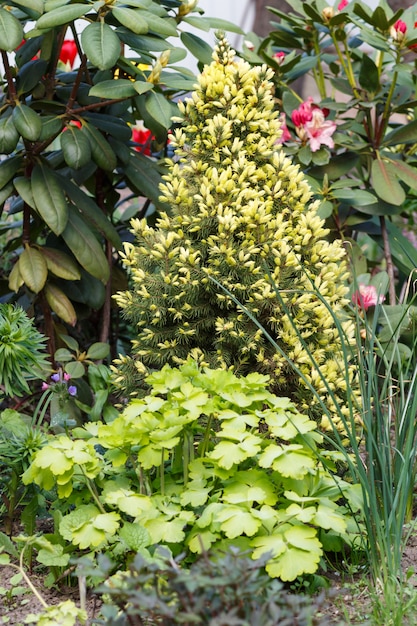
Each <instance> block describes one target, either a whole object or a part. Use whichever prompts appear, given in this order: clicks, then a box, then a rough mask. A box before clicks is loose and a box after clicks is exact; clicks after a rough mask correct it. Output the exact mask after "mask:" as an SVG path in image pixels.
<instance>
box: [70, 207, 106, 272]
mask: <svg viewBox="0 0 417 626" xmlns="http://www.w3.org/2000/svg"><path fill="white" fill-rule="evenodd" d="M62 237H63V239H64V241H65V243H66V244H67V246H68V247H69V249H70V250H71V252H72V253H73V254H74V256H75V258H76V259H77V261H78V262H79V264H80V265H81V266H82V267H83V268H84V269H85V270H87V272H89V273H90V274H91V275H92V276H94V277H95V278H98V279H99V280H101V281H102V282H104V283H105V282H107V281H108V279H109V266H108V263H107V259H106V256H105V254H104V252H103V250H102V248H101V246H100V243H99V242H98V241H97V239H96V237H95V235H94V233H93V232H92V231H91V230H90V228H89V227H88V225H87V224H86V222H85V221H84V220H83V219H82V217H81V216H80V215H79V214H77V213H76V212H75V211H70V212H69V216H68V223H67V226H66V228H65V230H64V232H63V233H62Z"/></svg>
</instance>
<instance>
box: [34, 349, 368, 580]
mask: <svg viewBox="0 0 417 626" xmlns="http://www.w3.org/2000/svg"><path fill="white" fill-rule="evenodd" d="M147 382H148V384H149V386H150V387H151V393H150V394H149V395H148V396H146V397H145V398H143V399H136V400H133V401H131V402H130V403H129V404H128V405H127V406H126V408H125V409H124V411H123V413H122V414H121V415H120V416H119V417H118V418H116V419H115V420H113V421H112V422H111V423H110V424H103V423H94V424H93V423H92V424H86V425H85V426H84V427H83V428H77V429H74V430H73V431H72V437H69V436H66V435H59V436H57V437H52V438H51V439H50V441H49V443H48V445H46V446H44V447H43V448H42V449H41V450H39V451H38V452H37V453H36V454H35V455H34V457H33V461H32V463H31V466H30V467H29V469H28V470H27V471H26V472H25V474H24V475H23V482H24V483H25V484H29V483H32V482H34V483H36V484H37V485H39V487H41V488H42V489H46V490H50V489H52V488H53V487H56V489H57V495H58V498H59V501H58V502H57V503H56V507H55V508H56V511H55V514H54V515H55V519H56V522H57V528H58V530H59V534H60V536H61V537H62V538H63V539H64V540H65V541H66V542H68V543H69V544H72V546H73V549H75V550H77V552H78V554H79V553H80V551H81V552H83V551H85V550H87V551H90V552H97V551H99V552H103V551H106V552H108V553H109V554H112V555H113V557H117V558H118V559H119V560H120V559H121V560H122V561H125V560H126V558H127V556H128V555H129V554H130V553H132V552H133V553H136V552H138V551H139V552H144V553H145V554H146V553H147V552H148V551H149V550H150V549H151V547H152V546H154V545H156V544H159V543H161V542H164V543H165V544H166V545H167V546H169V547H170V548H171V549H172V550H174V551H176V552H179V551H181V550H182V549H184V548H185V550H186V552H187V554H188V558H191V559H192V558H193V555H195V554H198V553H200V552H201V551H202V549H208V548H212V549H216V550H217V549H224V548H225V547H227V546H230V545H232V546H233V545H237V546H239V547H240V548H241V549H245V550H250V551H251V553H252V556H253V558H257V557H259V556H261V555H263V554H265V553H268V554H269V555H270V556H269V558H268V561H267V564H266V569H267V571H268V573H269V574H270V575H271V576H274V577H279V578H282V579H283V580H294V579H295V578H296V577H297V576H300V575H302V574H303V573H314V572H315V571H316V570H317V568H318V566H319V563H320V559H321V557H322V555H323V551H324V550H325V549H326V545H329V546H331V547H330V549H331V550H332V551H333V550H335V549H340V548H341V546H342V545H343V544H344V543H345V542H347V544H352V543H354V542H355V541H356V540H357V538H358V526H357V523H358V521H359V518H360V507H361V503H360V498H359V499H358V498H357V496H358V491H357V489H356V488H355V487H353V486H352V485H349V484H348V483H346V482H345V481H343V480H342V479H340V478H339V477H337V475H336V473H335V465H334V463H335V457H334V456H333V455H332V454H331V453H329V452H327V451H326V449H325V448H324V446H323V445H322V435H320V434H319V433H318V431H317V425H316V423H315V422H314V421H312V420H310V419H309V418H308V417H307V416H305V415H302V414H300V413H299V412H298V411H297V409H296V407H295V406H294V404H293V403H292V402H291V401H290V400H288V399H287V398H278V397H277V396H274V395H273V394H272V393H271V392H269V391H268V390H267V386H268V382H269V381H268V377H266V376H263V375H260V374H256V373H252V374H249V375H248V376H246V377H241V378H238V377H237V376H236V375H234V374H233V373H232V372H230V371H224V370H221V369H220V370H210V369H207V368H206V369H204V370H200V368H199V367H198V364H197V363H196V362H195V361H192V360H189V361H187V362H186V363H185V364H184V365H182V366H181V367H180V368H178V369H177V368H171V367H170V366H168V365H166V366H164V368H163V369H162V370H161V371H160V372H155V373H154V374H152V375H150V376H149V377H148V379H147ZM76 437H78V438H76ZM348 503H349V504H348ZM352 511H353V512H354V513H355V516H356V517H357V518H358V519H357V520H355V518H354V517H353V516H352ZM357 513H358V515H356V514H357Z"/></svg>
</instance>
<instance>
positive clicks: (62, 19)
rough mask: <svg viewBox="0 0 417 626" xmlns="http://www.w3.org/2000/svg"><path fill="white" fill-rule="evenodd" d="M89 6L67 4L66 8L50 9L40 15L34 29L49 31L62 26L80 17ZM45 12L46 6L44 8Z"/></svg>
mask: <svg viewBox="0 0 417 626" xmlns="http://www.w3.org/2000/svg"><path fill="white" fill-rule="evenodd" d="M89 8H90V5H89V4H80V3H75V4H69V5H67V6H60V7H58V8H56V9H52V10H51V11H48V12H47V13H44V14H43V15H41V17H40V18H39V19H38V21H37V22H36V28H39V29H45V30H46V29H49V28H55V26H62V25H63V24H68V23H69V22H72V21H73V20H76V19H78V18H79V17H82V16H83V15H85V14H86V13H87V11H88V10H89ZM45 10H47V9H46V6H45Z"/></svg>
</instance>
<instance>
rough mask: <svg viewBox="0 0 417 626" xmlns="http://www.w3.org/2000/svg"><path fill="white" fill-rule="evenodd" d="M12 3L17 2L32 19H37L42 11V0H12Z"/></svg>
mask: <svg viewBox="0 0 417 626" xmlns="http://www.w3.org/2000/svg"><path fill="white" fill-rule="evenodd" d="M13 4H17V6H18V7H20V8H21V9H22V11H23V12H24V13H26V15H28V16H29V17H30V18H31V19H33V20H37V19H38V17H40V16H41V15H42V13H43V1H42V0H13Z"/></svg>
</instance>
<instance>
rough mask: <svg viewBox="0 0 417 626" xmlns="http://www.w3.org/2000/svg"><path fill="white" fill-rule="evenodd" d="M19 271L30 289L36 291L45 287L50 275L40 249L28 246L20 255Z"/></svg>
mask: <svg viewBox="0 0 417 626" xmlns="http://www.w3.org/2000/svg"><path fill="white" fill-rule="evenodd" d="M19 271H20V275H21V277H22V278H23V280H24V283H25V285H27V286H28V287H29V289H31V290H32V291H34V292H35V293H39V292H40V291H41V290H42V289H43V287H44V285H45V283H46V279H47V276H48V268H47V265H46V261H45V259H44V258H43V255H42V253H41V252H39V250H36V248H31V247H30V246H26V248H25V249H24V250H23V252H22V254H21V255H20V257H19Z"/></svg>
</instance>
